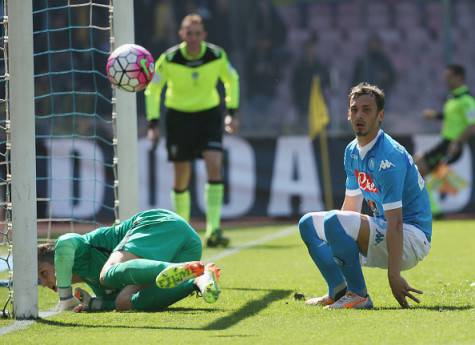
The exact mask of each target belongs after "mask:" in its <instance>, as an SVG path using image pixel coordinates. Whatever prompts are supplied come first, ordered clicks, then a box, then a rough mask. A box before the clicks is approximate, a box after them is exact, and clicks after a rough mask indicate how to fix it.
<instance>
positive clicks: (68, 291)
mask: <svg viewBox="0 0 475 345" xmlns="http://www.w3.org/2000/svg"><path fill="white" fill-rule="evenodd" d="M58 295H59V300H60V301H65V300H68V299H71V298H73V288H72V287H71V286H69V287H66V288H58Z"/></svg>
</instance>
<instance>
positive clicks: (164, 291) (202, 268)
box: [38, 209, 220, 312]
mask: <svg viewBox="0 0 475 345" xmlns="http://www.w3.org/2000/svg"><path fill="white" fill-rule="evenodd" d="M201 252H202V244H201V240H200V238H199V236H198V235H197V234H196V232H195V230H194V229H193V228H192V227H191V226H190V225H189V224H188V223H187V222H186V221H185V220H184V219H183V218H181V217H180V216H178V215H177V214H175V213H173V212H171V211H168V210H164V209H156V210H149V211H143V212H140V213H137V214H136V215H134V216H133V217H131V218H129V219H127V220H125V221H123V222H121V223H119V224H116V225H113V226H110V227H100V228H98V229H96V230H94V231H92V232H89V233H86V234H84V235H79V234H75V233H68V234H64V235H62V236H60V237H59V238H58V240H57V241H56V243H55V244H42V245H39V246H38V277H39V283H40V284H41V285H42V286H44V287H48V288H51V289H53V290H54V291H56V292H57V293H58V296H59V303H58V305H57V307H56V310H57V311H64V310H73V311H76V312H81V311H101V310H102V311H107V310H118V311H123V310H141V311H145V310H160V309H164V308H166V307H168V306H169V305H171V304H173V303H175V302H177V301H179V300H181V299H183V298H185V297H187V296H188V295H190V294H191V293H193V292H195V291H196V292H198V294H201V296H202V297H203V299H204V300H205V301H206V302H208V303H214V302H215V301H216V300H217V299H218V297H219V293H220V290H219V287H218V279H219V275H220V271H219V269H218V268H217V267H216V265H214V264H212V263H209V264H207V265H205V264H204V263H203V262H201V261H199V260H200V259H201ZM79 282H84V283H86V284H87V285H88V286H89V287H90V288H91V289H92V290H93V291H94V294H95V296H92V295H90V294H89V293H88V292H86V291H85V290H83V289H81V288H76V289H75V292H74V294H73V290H72V284H74V283H79Z"/></svg>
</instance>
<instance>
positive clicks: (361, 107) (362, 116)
mask: <svg viewBox="0 0 475 345" xmlns="http://www.w3.org/2000/svg"><path fill="white" fill-rule="evenodd" d="M383 117H384V111H383V110H381V111H378V107H377V105H376V99H375V97H374V96H372V95H361V96H356V97H352V98H351V99H350V105H349V108H348V121H350V122H351V127H352V129H353V132H354V133H355V135H356V137H358V140H359V141H360V140H363V143H367V142H370V141H371V140H373V139H374V137H376V135H377V134H378V131H379V127H380V124H381V122H382V121H383Z"/></svg>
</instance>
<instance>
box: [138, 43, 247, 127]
mask: <svg viewBox="0 0 475 345" xmlns="http://www.w3.org/2000/svg"><path fill="white" fill-rule="evenodd" d="M218 80H221V81H222V82H223V84H224V89H225V92H226V97H225V103H226V108H228V109H237V108H238V106H239V76H238V74H237V72H236V70H235V69H234V68H233V67H232V65H231V64H230V62H229V60H228V58H227V56H226V53H225V52H224V50H223V49H222V48H220V47H218V46H215V45H213V44H210V43H207V42H203V43H202V44H201V52H200V54H199V55H198V56H197V57H195V58H191V57H190V56H189V55H188V54H187V52H186V43H185V42H182V43H181V44H179V45H177V46H174V47H172V48H170V49H168V50H167V51H166V52H165V53H163V54H162V55H161V56H160V57H159V58H158V60H157V62H156V65H155V74H154V77H153V79H152V81H151V82H150V84H149V85H148V87H147V89H146V90H145V105H146V111H147V120H157V119H159V118H160V96H161V93H162V90H163V88H164V86H165V85H166V86H167V90H166V93H165V106H166V107H167V108H171V109H175V110H178V111H182V112H189V113H193V112H198V111H203V110H207V109H211V108H214V107H216V106H218V105H219V103H220V98H219V93H218V90H217V88H216V86H217V83H218Z"/></svg>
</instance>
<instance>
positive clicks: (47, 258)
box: [38, 242, 55, 265]
mask: <svg viewBox="0 0 475 345" xmlns="http://www.w3.org/2000/svg"><path fill="white" fill-rule="evenodd" d="M54 246H55V243H54V242H48V243H43V244H39V245H38V264H40V263H42V262H47V263H50V264H52V265H54Z"/></svg>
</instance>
